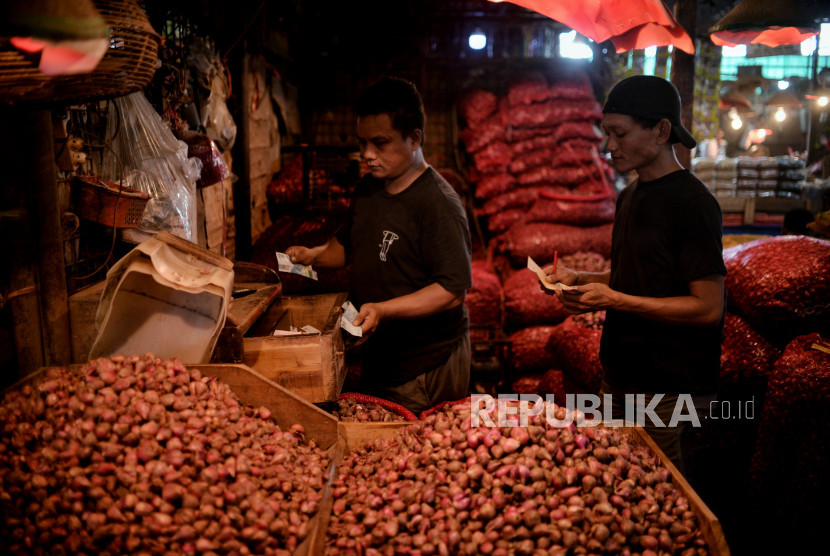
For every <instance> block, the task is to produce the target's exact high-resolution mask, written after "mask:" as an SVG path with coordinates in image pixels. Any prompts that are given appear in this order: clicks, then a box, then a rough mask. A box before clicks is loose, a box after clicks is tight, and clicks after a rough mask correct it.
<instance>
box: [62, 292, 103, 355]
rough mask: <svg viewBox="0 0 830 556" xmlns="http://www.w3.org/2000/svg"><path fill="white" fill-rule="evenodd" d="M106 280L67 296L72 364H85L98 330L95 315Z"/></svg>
mask: <svg viewBox="0 0 830 556" xmlns="http://www.w3.org/2000/svg"><path fill="white" fill-rule="evenodd" d="M104 286H106V280H102V281H100V282H98V283H97V284H92V285H91V286H87V287H85V288H83V289H80V290H78V291H76V292H75V293H73V294H72V295H70V296H69V336H70V341H71V345H72V363H85V362H86V361H87V356H88V355H89V351H90V350H91V349H92V344H93V343H95V337H96V335H97V332H98V329H97V327H96V325H95V314H96V313H97V312H98V304H99V303H100V302H101V294H102V293H103V292H104Z"/></svg>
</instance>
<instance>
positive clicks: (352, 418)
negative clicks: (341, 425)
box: [332, 398, 407, 423]
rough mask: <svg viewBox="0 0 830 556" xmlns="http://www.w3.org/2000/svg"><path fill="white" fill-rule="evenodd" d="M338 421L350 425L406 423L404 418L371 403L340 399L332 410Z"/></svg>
mask: <svg viewBox="0 0 830 556" xmlns="http://www.w3.org/2000/svg"><path fill="white" fill-rule="evenodd" d="M332 414H333V415H334V416H335V417H337V420H338V421H344V422H352V423H367V422H368V423H389V422H392V421H406V420H407V419H406V417H404V416H403V415H399V414H397V413H395V412H394V411H392V410H390V409H387V408H385V407H383V406H382V405H380V404H377V403H373V402H359V401H357V400H356V399H355V398H342V399H340V400H338V401H337V405H336V406H335V407H334V409H332Z"/></svg>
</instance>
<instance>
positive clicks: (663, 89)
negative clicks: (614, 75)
mask: <svg viewBox="0 0 830 556" xmlns="http://www.w3.org/2000/svg"><path fill="white" fill-rule="evenodd" d="M602 112H603V114H608V113H610V114H625V115H626V116H636V117H638V118H645V119H648V120H660V119H663V118H666V119H667V120H668V121H669V122H671V135H670V136H669V140H670V141H671V142H672V143H680V144H681V145H683V146H684V147H686V148H689V149H691V148H693V147H694V146H695V145H697V141H696V140H695V138H694V137H692V134H691V133H689V130H687V129H686V128H685V127H683V124H682V123H681V121H680V93H678V92H677V88H676V87H675V86H674V85H673V84H672V82H671V81H667V80H665V79H663V78H662V77H656V76H654V75H635V76H632V77H627V78H626V79H623V80H622V81H620V82H619V83H617V84H616V85H614V87H613V88H612V89H611V92H609V93H608V98H607V99H606V101H605V106H603V107H602Z"/></svg>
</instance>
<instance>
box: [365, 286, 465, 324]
mask: <svg viewBox="0 0 830 556" xmlns="http://www.w3.org/2000/svg"><path fill="white" fill-rule="evenodd" d="M463 302H464V292H460V293H453V292H449V291H447V290H445V289H444V287H443V286H441V285H440V284H438V283H434V284H430V285H429V286H426V287H425V288H421V289H420V290H418V291H416V292H413V293H410V294H407V295H404V296H401V297H395V298H393V299H389V300H387V301H383V302H381V303H378V304H377V305H379V306H380V308H381V312H382V315H383V318H389V319H414V318H420V317H427V316H429V315H434V314H435V313H440V312H442V311H446V310H448V309H452V308H453V307H458V306H459V305H461V304H462V303H463Z"/></svg>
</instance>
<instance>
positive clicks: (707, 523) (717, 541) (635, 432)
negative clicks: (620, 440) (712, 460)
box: [622, 427, 730, 556]
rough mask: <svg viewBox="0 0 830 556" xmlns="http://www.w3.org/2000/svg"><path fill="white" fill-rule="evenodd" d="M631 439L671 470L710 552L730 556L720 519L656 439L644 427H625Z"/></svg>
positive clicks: (674, 481) (673, 480)
mask: <svg viewBox="0 0 830 556" xmlns="http://www.w3.org/2000/svg"><path fill="white" fill-rule="evenodd" d="M622 430H623V431H624V432H625V433H626V434H627V435H628V437H629V438H630V439H631V441H632V442H633V443H634V444H636V445H638V446H647V447H648V448H649V449H650V450H651V451H652V452H654V453H655V454H657V456H658V457H659V458H660V463H662V464H663V466H664V467H665V468H666V469H668V470H669V472H670V473H671V477H672V484H674V485H675V486H676V487H677V488H678V489H679V490H680V491H681V492H683V495H684V496H685V497H686V499H687V500H688V501H689V508H691V510H692V511H693V512H694V513H695V515H696V516H697V519H698V523H699V526H700V530H701V532H702V533H703V538H704V539H706V543H707V544H708V548H709V554H711V555H712V556H729V554H730V552H729V545H727V544H726V537H725V536H724V534H723V529H722V528H721V525H720V521H718V518H717V517H716V516H715V514H714V513H713V512H712V510H710V509H709V507H708V506H707V505H706V503H705V502H704V501H703V499H701V498H700V496H698V494H697V493H696V492H695V491H694V489H693V488H692V485H690V484H689V482H688V481H687V480H686V479H685V477H683V475H682V474H681V473H680V471H679V470H678V469H677V467H675V466H674V464H673V463H672V462H671V460H670V459H669V458H668V457H666V454H664V453H663V451H662V450H661V449H660V448H659V447H658V446H657V444H656V443H655V442H654V440H653V439H652V438H651V437H650V436H649V435H648V433H647V432H646V431H645V429H644V428H642V427H624V428H623V429H622Z"/></svg>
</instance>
